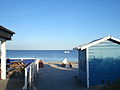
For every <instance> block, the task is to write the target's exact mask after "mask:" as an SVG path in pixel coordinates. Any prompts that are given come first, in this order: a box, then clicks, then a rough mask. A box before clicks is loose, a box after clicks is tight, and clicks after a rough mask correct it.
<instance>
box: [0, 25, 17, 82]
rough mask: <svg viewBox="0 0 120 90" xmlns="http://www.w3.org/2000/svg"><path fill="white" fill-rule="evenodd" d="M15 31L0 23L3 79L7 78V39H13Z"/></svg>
mask: <svg viewBox="0 0 120 90" xmlns="http://www.w3.org/2000/svg"><path fill="white" fill-rule="evenodd" d="M13 34H15V33H14V32H12V31H10V30H9V29H7V28H5V27H3V26H1V25H0V41H1V53H0V56H1V79H3V80H4V79H6V41H7V40H11V38H12V36H13Z"/></svg>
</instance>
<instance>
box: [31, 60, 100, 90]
mask: <svg viewBox="0 0 120 90" xmlns="http://www.w3.org/2000/svg"><path fill="white" fill-rule="evenodd" d="M60 64H61V63H59V62H49V63H46V64H45V66H44V68H41V69H40V72H39V73H38V75H37V79H36V80H35V81H34V82H33V89H32V90H101V88H100V87H95V88H90V89H87V88H86V87H85V86H83V85H82V83H81V82H80V81H79V80H78V77H77V76H78V64H77V63H72V66H73V67H72V68H62V67H61V65H60Z"/></svg>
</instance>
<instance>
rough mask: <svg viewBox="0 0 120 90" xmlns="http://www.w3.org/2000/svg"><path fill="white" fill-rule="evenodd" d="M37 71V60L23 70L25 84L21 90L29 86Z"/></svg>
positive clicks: (25, 89)
mask: <svg viewBox="0 0 120 90" xmlns="http://www.w3.org/2000/svg"><path fill="white" fill-rule="evenodd" d="M38 71H39V59H36V60H35V61H34V62H32V63H31V64H30V65H28V66H27V67H26V68H25V83H24V87H23V90H27V88H28V85H29V86H31V82H32V81H34V79H35V78H36V73H37V72H38Z"/></svg>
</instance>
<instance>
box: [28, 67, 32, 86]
mask: <svg viewBox="0 0 120 90" xmlns="http://www.w3.org/2000/svg"><path fill="white" fill-rule="evenodd" d="M31 78H32V77H31V66H30V72H29V84H30V86H31Z"/></svg>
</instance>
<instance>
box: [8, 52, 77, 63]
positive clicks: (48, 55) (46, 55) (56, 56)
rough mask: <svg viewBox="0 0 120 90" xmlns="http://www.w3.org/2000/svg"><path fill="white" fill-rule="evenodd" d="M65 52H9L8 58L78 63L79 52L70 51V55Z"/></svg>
mask: <svg viewBox="0 0 120 90" xmlns="http://www.w3.org/2000/svg"><path fill="white" fill-rule="evenodd" d="M64 51H65V50H7V58H34V57H37V58H40V59H42V60H43V61H47V62H49V61H63V59H64V58H67V59H68V61H77V60H78V59H77V57H78V56H77V50H70V53H69V54H66V53H64Z"/></svg>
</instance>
